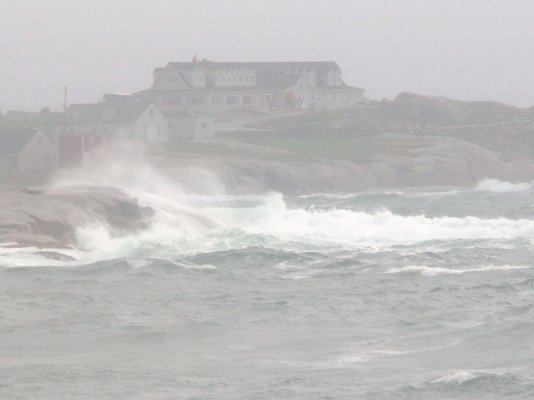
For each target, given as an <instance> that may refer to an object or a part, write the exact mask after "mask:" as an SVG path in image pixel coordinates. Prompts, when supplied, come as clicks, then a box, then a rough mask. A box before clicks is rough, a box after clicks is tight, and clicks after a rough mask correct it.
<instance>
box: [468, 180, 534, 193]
mask: <svg viewBox="0 0 534 400" xmlns="http://www.w3.org/2000/svg"><path fill="white" fill-rule="evenodd" d="M531 188H532V183H526V182H523V183H510V182H504V181H499V180H498V179H484V180H483V181H481V182H479V183H478V185H477V186H476V188H475V189H476V190H479V191H486V192H495V193H506V192H524V191H527V190H530V189H531Z"/></svg>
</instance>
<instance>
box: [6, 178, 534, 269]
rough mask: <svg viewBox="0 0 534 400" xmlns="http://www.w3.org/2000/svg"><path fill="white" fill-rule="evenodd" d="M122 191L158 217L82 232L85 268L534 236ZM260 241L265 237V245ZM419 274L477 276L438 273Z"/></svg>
mask: <svg viewBox="0 0 534 400" xmlns="http://www.w3.org/2000/svg"><path fill="white" fill-rule="evenodd" d="M120 190H123V191H126V192H127V193H128V194H129V195H131V196H132V197H134V198H136V199H138V201H139V202H140V203H141V204H142V205H145V206H148V207H151V208H152V209H154V210H155V211H156V213H155V216H154V218H153V220H152V222H151V225H150V227H149V228H148V229H146V230H144V231H142V232H139V233H135V234H131V235H128V236H123V237H114V236H112V235H111V234H110V233H109V230H108V228H107V227H106V225H105V224H103V223H102V222H99V223H95V224H91V225H86V226H84V227H80V228H79V229H78V232H77V246H78V248H79V249H80V250H83V251H84V252H85V253H84V255H82V257H81V258H80V263H82V264H83V263H89V262H95V261H99V260H105V259H113V258H127V259H134V258H143V257H156V258H157V257H162V258H164V257H172V256H174V255H176V254H195V253H202V252H210V251H218V250H229V249H241V248H245V247H249V246H257V245H267V246H271V247H274V248H282V249H289V248H292V249H297V250H302V249H306V248H308V249H311V248H316V247H317V246H320V247H331V246H341V247H343V248H349V249H353V250H358V251H360V250H362V251H365V250H368V249H374V250H373V251H381V250H384V249H386V248H388V247H390V246H395V245H413V244H419V243H423V242H428V241H455V240H487V239H494V240H511V239H516V238H524V239H527V240H531V239H532V238H534V221H533V220H529V219H517V220H514V219H508V218H493V219H483V218H478V217H464V218H459V217H436V218H432V217H428V216H425V215H409V216H403V215H398V214H393V213H392V212H390V211H389V210H381V211H376V212H363V211H352V210H346V209H330V210H324V209H320V210H319V209H313V208H310V209H304V208H290V207H288V206H287V205H286V203H285V202H284V199H283V196H282V195H280V194H273V195H269V196H264V197H255V198H254V199H253V200H254V201H250V198H246V200H247V201H245V202H244V204H243V203H240V198H239V197H228V198H226V199H221V198H217V199H216V201H215V204H210V200H209V199H210V197H209V196H207V197H206V199H205V201H204V202H199V201H198V198H197V199H196V200H195V199H194V200H191V199H188V198H187V196H181V195H180V196H179V195H176V194H170V195H168V196H167V195H164V194H162V193H157V194H154V193H153V192H147V191H143V190H139V189H128V188H120ZM225 202H226V204H225ZM258 238H264V239H261V240H263V242H262V241H261V240H260V239H258ZM265 241H267V242H265ZM5 249H6V248H0V253H1V254H4V255H5ZM54 265H55V264H54ZM410 268H425V267H410ZM487 268H493V269H495V268H497V269H498V268H501V269H502V267H487ZM514 268H517V267H514ZM476 271H480V269H477V270H476ZM419 272H421V273H424V274H436V273H451V274H454V273H465V272H475V271H469V270H462V271H461V272H457V270H449V269H443V270H441V271H440V270H436V269H432V270H429V271H426V270H421V271H419Z"/></svg>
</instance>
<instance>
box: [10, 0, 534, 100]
mask: <svg viewBox="0 0 534 400" xmlns="http://www.w3.org/2000/svg"><path fill="white" fill-rule="evenodd" d="M0 10H1V11H0V54H1V55H2V61H1V63H0V109H12V108H21V109H37V108H39V107H43V106H50V107H52V108H53V109H59V108H60V107H61V104H62V101H63V92H62V90H63V86H68V88H69V91H70V95H71V97H70V100H71V101H72V102H90V101H96V100H98V99H99V98H100V97H101V95H102V93H105V92H132V91H136V90H141V89H144V88H146V87H147V86H148V85H149V84H150V82H151V73H152V70H153V69H154V68H155V67H158V66H163V65H165V64H166V63H167V62H168V61H189V60H191V58H192V57H193V55H194V54H198V55H199V57H206V58H209V59H213V60H217V61H241V60H242V61H267V60H281V61H284V60H335V61H337V62H338V64H339V65H340V66H341V68H342V69H343V71H344V79H345V81H346V82H347V83H348V84H351V85H355V86H359V87H363V88H366V89H367V95H368V96H369V97H371V98H374V99H380V98H383V97H388V98H391V97H394V96H395V95H396V94H398V93H399V92H402V91H413V92H418V93H422V94H430V95H442V96H447V97H451V98H457V99H461V100H475V99H476V100H489V99H491V100H497V101H501V102H505V103H511V104H515V105H519V106H531V105H533V104H534V78H533V72H532V71H534V51H533V50H534V30H533V29H532V15H534V3H533V2H532V1H530V0H469V1H465V0H435V1H428V0H402V1H398V0H389V1H388V0H373V1H368V0H365V1H361V0H350V1H344V0H327V1H326V0H313V1H310V0H306V1H304V0H292V1H287V0H232V1H221V0H203V1H198V0H197V1H182V0H180V1H169V0H151V1H148V0H115V1H104V0H91V1H80V0H78V1H71V0H34V1H31V0H25V1H19V0H0Z"/></svg>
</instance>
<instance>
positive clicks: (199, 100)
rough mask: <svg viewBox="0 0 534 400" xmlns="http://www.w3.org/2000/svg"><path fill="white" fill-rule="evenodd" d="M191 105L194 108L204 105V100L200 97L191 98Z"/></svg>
mask: <svg viewBox="0 0 534 400" xmlns="http://www.w3.org/2000/svg"><path fill="white" fill-rule="evenodd" d="M191 104H192V105H195V106H199V105H202V104H204V98H202V97H191Z"/></svg>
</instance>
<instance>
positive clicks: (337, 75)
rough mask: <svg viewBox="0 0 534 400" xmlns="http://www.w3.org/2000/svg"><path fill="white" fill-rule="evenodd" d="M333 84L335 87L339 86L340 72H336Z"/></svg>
mask: <svg viewBox="0 0 534 400" xmlns="http://www.w3.org/2000/svg"><path fill="white" fill-rule="evenodd" d="M335 84H336V86H339V85H341V72H340V71H337V72H336V78H335Z"/></svg>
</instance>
